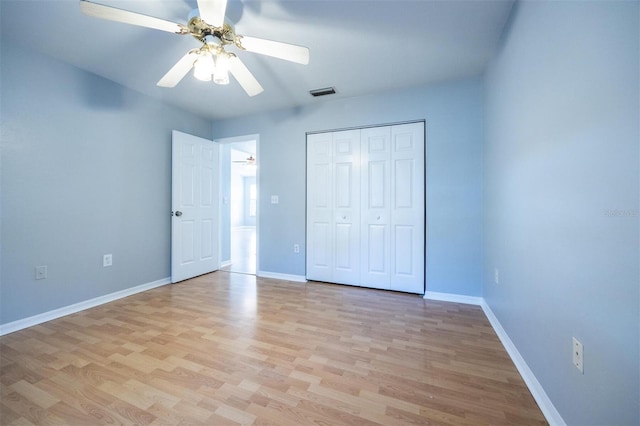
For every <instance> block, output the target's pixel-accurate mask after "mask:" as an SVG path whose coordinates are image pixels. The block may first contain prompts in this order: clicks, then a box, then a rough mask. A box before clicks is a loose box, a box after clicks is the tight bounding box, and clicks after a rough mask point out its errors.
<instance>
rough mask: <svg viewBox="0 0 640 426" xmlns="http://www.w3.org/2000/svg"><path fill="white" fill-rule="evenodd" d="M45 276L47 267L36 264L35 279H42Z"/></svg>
mask: <svg viewBox="0 0 640 426" xmlns="http://www.w3.org/2000/svg"><path fill="white" fill-rule="evenodd" d="M45 278H47V267H46V266H36V280H44V279H45Z"/></svg>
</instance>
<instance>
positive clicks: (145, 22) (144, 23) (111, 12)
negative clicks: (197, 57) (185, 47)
mask: <svg viewBox="0 0 640 426" xmlns="http://www.w3.org/2000/svg"><path fill="white" fill-rule="evenodd" d="M80 10H82V12H83V13H84V14H85V15H89V16H95V17H96V18H102V19H108V20H110V21H116V22H124V23H125V24H131V25H138V26H140V27H146V28H153V29H156V30H160V31H167V32H170V33H176V34H185V28H184V27H183V26H182V25H180V24H176V23H175V22H171V21H165V20H164V19H160V18H154V17H153V16H147V15H142V14H140V13H135V12H129V11H128V10H123V9H118V8H115V7H111V6H105V5H102V4H98V3H92V2H90V1H86V0H80Z"/></svg>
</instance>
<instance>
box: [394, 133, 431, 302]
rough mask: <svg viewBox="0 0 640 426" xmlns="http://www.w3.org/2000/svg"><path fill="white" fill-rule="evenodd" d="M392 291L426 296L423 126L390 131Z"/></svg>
mask: <svg viewBox="0 0 640 426" xmlns="http://www.w3.org/2000/svg"><path fill="white" fill-rule="evenodd" d="M391 139H392V142H391V174H392V177H391V181H392V185H391V200H392V201H391V218H392V219H391V234H392V235H391V289H392V290H398V291H406V292H411V293H424V224H425V216H424V124H423V123H411V124H403V125H398V126H392V128H391Z"/></svg>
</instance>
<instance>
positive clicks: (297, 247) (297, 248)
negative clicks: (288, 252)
mask: <svg viewBox="0 0 640 426" xmlns="http://www.w3.org/2000/svg"><path fill="white" fill-rule="evenodd" d="M293 252H294V253H300V244H294V245H293Z"/></svg>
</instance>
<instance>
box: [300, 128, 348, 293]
mask: <svg viewBox="0 0 640 426" xmlns="http://www.w3.org/2000/svg"><path fill="white" fill-rule="evenodd" d="M307 150H308V155H307V218H308V220H307V247H308V246H309V244H311V245H312V246H313V250H311V251H307V276H313V277H314V278H313V279H315V280H319V281H328V282H338V283H342V284H352V285H358V283H359V282H360V240H359V233H360V198H359V196H360V165H359V161H360V131H359V130H347V131H342V132H333V133H317V134H313V135H309V136H308V137H307Z"/></svg>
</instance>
